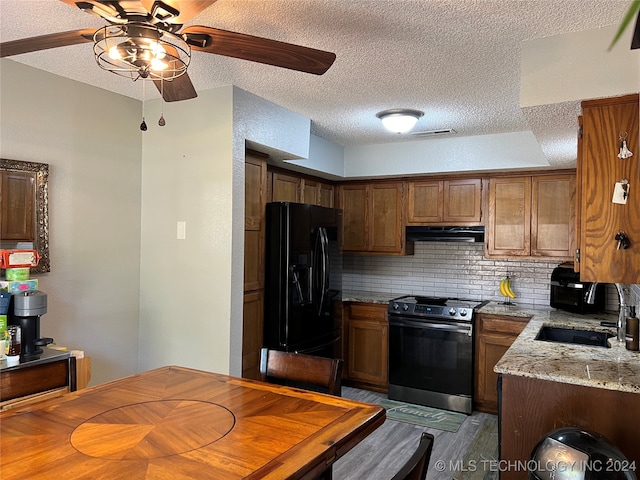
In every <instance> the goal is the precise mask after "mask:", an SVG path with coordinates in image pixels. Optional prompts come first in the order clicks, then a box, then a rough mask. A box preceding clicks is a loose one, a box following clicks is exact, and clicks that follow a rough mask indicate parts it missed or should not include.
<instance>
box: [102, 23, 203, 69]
mask: <svg viewBox="0 0 640 480" xmlns="http://www.w3.org/2000/svg"><path fill="white" fill-rule="evenodd" d="M93 40H94V45H93V52H94V55H95V59H96V62H97V63H98V65H99V66H100V67H101V68H103V69H104V70H108V71H110V72H113V73H115V74H116V75H120V76H123V77H128V78H131V79H132V80H137V79H139V78H148V77H151V78H152V79H156V80H160V79H163V80H167V81H171V80H173V79H174V78H176V77H179V76H180V75H182V74H184V73H186V71H187V67H188V66H189V62H190V61H191V47H190V46H189V45H188V44H187V42H185V41H184V39H183V38H182V37H181V36H179V35H174V34H173V33H171V32H167V31H165V30H162V29H161V28H158V27H156V26H155V25H151V24H147V23H128V24H127V25H109V26H106V27H103V28H101V29H99V30H98V31H96V33H95V35H94V37H93Z"/></svg>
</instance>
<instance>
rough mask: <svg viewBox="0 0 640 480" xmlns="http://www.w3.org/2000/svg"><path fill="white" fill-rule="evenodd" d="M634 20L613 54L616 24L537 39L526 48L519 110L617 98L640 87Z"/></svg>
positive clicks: (523, 45) (524, 44) (524, 50)
mask: <svg viewBox="0 0 640 480" xmlns="http://www.w3.org/2000/svg"><path fill="white" fill-rule="evenodd" d="M633 25H635V20H634V21H632V22H631V23H630V24H629V27H628V28H627V30H626V32H625V33H624V35H623V36H622V37H621V38H620V40H618V43H617V44H616V46H615V47H614V48H613V49H612V50H611V51H608V50H607V47H608V46H609V44H610V43H611V40H612V39H613V37H614V35H615V33H616V30H617V29H618V26H617V25H610V26H606V27H602V28H596V29H593V30H586V31H582V32H575V33H567V34H563V35H554V36H551V37H544V38H536V39H533V40H529V41H527V42H524V43H523V44H522V59H521V61H520V65H521V77H520V78H521V79H520V106H522V107H530V106H535V105H547V104H552V103H562V102H568V101H571V100H586V99H590V98H602V97H615V96H618V95H623V94H625V93H634V92H637V91H638V86H640V50H631V49H630V48H629V45H631V35H632V33H633Z"/></svg>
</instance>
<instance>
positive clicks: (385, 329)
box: [343, 303, 389, 392]
mask: <svg viewBox="0 0 640 480" xmlns="http://www.w3.org/2000/svg"><path fill="white" fill-rule="evenodd" d="M343 309H344V312H343V337H344V345H343V351H344V353H345V355H344V358H345V367H346V368H345V372H346V373H345V375H344V377H345V380H346V381H347V383H349V384H350V385H353V386H357V387H361V388H366V389H369V390H376V391H380V392H386V391H387V390H388V387H389V380H388V376H387V368H388V366H387V365H388V351H389V345H388V344H389V323H388V320H387V305H386V304H376V303H345V304H344V306H343Z"/></svg>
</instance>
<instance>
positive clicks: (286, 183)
mask: <svg viewBox="0 0 640 480" xmlns="http://www.w3.org/2000/svg"><path fill="white" fill-rule="evenodd" d="M300 186H301V179H300V178H299V177H294V176H293V175H285V174H283V173H274V174H273V193H272V195H273V201H274V202H300V196H301V193H300Z"/></svg>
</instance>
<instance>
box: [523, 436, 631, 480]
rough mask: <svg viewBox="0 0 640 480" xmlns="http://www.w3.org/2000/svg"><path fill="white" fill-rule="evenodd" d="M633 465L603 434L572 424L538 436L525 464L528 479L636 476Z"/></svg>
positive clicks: (585, 479)
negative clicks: (536, 442)
mask: <svg viewBox="0 0 640 480" xmlns="http://www.w3.org/2000/svg"><path fill="white" fill-rule="evenodd" d="M637 467H638V466H637V465H635V463H634V462H630V461H629V460H627V458H626V457H625V456H624V455H623V454H622V452H621V451H620V450H619V449H618V448H616V447H615V446H614V445H612V444H611V443H610V442H609V441H608V440H607V439H606V438H605V437H604V436H603V435H601V434H599V433H596V432H591V431H588V430H583V429H580V428H573V427H567V428H559V429H557V430H554V431H552V432H550V433H548V434H547V435H545V436H544V437H543V438H542V439H540V441H539V442H538V444H537V445H536V446H535V448H534V449H533V452H532V453H531V460H530V461H529V462H528V464H527V469H528V471H529V479H530V480H637V478H638V477H637V476H636V468H637Z"/></svg>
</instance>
